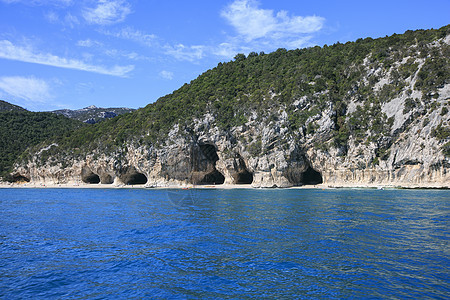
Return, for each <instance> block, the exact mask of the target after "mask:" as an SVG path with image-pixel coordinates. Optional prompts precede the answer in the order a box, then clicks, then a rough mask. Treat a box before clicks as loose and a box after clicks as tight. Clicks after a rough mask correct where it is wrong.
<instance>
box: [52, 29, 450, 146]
mask: <svg viewBox="0 0 450 300" xmlns="http://www.w3.org/2000/svg"><path fill="white" fill-rule="evenodd" d="M449 32H450V26H446V27H443V28H441V29H439V30H418V31H407V32H406V33H404V34H402V35H393V36H391V37H386V38H380V39H371V38H366V39H359V40H357V41H356V42H348V43H346V44H341V43H336V44H334V45H332V46H326V45H325V46H324V47H322V48H321V47H317V46H316V47H312V48H306V49H297V50H292V51H287V50H286V49H278V50H277V51H275V52H273V53H270V54H264V53H260V54H258V53H254V52H252V53H251V54H250V55H248V57H246V56H245V55H244V54H238V55H236V57H235V60H234V61H231V62H229V63H219V65H218V66H217V67H216V68H214V69H212V70H209V71H207V72H205V73H204V74H202V75H200V76H199V77H198V78H197V79H195V80H193V81H192V82H191V83H190V84H185V85H183V86H182V87H181V88H180V89H178V90H176V91H175V92H173V93H172V94H169V95H167V96H164V97H162V98H160V99H159V100H158V101H156V102H155V103H152V104H149V105H147V106H146V107H145V108H143V109H139V110H138V111H136V112H134V113H133V114H126V115H121V116H118V117H116V118H114V119H112V120H109V121H107V122H102V123H101V124H96V125H95V126H90V127H87V128H83V129H82V130H80V131H78V132H76V133H74V134H73V135H71V136H70V137H67V138H63V139H62V140H61V141H60V143H61V144H62V145H65V146H66V147H67V148H75V147H86V150H89V149H93V148H96V147H98V146H101V147H103V148H114V147H117V146H120V145H122V144H124V143H125V142H126V141H127V140H128V139H131V138H133V137H138V138H139V140H140V141H141V142H143V143H148V144H154V145H160V144H162V143H164V140H165V138H166V135H167V133H168V132H169V130H170V129H171V128H172V127H173V125H174V124H177V123H178V124H180V125H181V128H182V129H183V128H190V127H191V126H192V120H193V119H194V118H201V117H202V116H203V115H204V114H205V113H211V114H213V115H214V116H215V119H216V122H217V125H218V126H219V127H220V128H222V129H225V130H226V129H229V128H231V127H233V126H239V125H243V124H244V123H245V122H246V121H247V120H248V117H249V115H248V114H250V113H251V112H253V111H255V112H256V113H257V115H258V118H259V120H260V121H266V120H269V118H270V115H273V114H274V113H275V114H276V110H275V109H276V108H278V107H279V106H280V105H284V106H286V107H287V108H288V115H289V121H290V129H291V130H292V132H295V131H296V130H298V129H300V128H302V126H305V122H306V120H307V119H308V118H309V117H311V116H313V115H314V114H317V113H320V112H321V111H323V110H324V109H325V107H326V106H327V105H328V104H329V103H331V105H332V108H333V110H334V111H335V115H336V124H337V128H336V130H335V138H334V139H335V144H337V145H340V144H342V145H344V144H345V143H346V141H347V139H348V137H349V135H350V134H356V135H357V136H362V135H363V133H364V130H366V129H367V128H372V129H371V130H373V128H374V127H376V130H377V132H378V130H379V132H380V134H382V133H384V132H386V126H388V125H389V124H388V123H387V122H386V118H385V116H383V115H382V114H381V111H380V108H381V104H382V103H383V102H385V101H387V100H388V99H391V98H392V97H394V96H396V95H397V94H398V93H399V91H400V90H401V89H402V88H403V87H404V83H403V81H404V79H405V78H407V77H409V76H411V75H412V74H413V72H415V71H416V70H417V68H418V65H417V63H416V62H414V60H412V59H411V58H409V59H408V60H407V62H406V64H404V65H402V67H401V68H400V70H399V71H398V72H394V74H393V75H391V77H392V79H393V82H394V84H389V85H386V86H385V87H384V88H383V89H382V90H381V91H380V93H379V94H375V92H374V91H373V86H372V85H373V84H371V83H370V82H371V81H374V82H376V80H377V78H376V75H373V76H372V77H374V78H372V77H370V78H368V80H369V84H368V85H362V84H361V82H362V81H363V80H362V76H363V74H364V65H363V62H364V60H365V59H366V58H367V57H369V58H370V59H369V62H368V63H369V64H370V66H367V68H375V67H382V68H384V69H386V70H387V69H389V68H390V67H391V66H392V64H393V61H394V60H395V61H401V60H402V59H403V58H405V57H409V56H414V55H416V53H420V55H421V57H427V56H429V55H436V57H440V58H436V59H429V58H427V62H426V63H425V65H424V67H425V69H426V74H430V76H427V77H424V78H422V79H421V81H419V83H417V84H416V88H417V89H422V90H423V92H424V93H425V94H429V93H430V91H433V90H435V89H436V88H438V87H440V86H442V84H443V83H444V82H448V80H449V76H447V75H446V74H447V71H446V69H448V66H450V61H449V60H450V55H447V56H445V55H443V54H445V53H447V51H449V49H448V47H443V48H442V49H443V50H442V51H443V52H445V53H434V52H433V51H436V50H433V49H434V48H433V49H431V50H430V48H429V47H428V46H427V44H428V43H430V42H431V41H433V40H436V39H440V38H443V37H445V36H446V35H447V34H449ZM432 52H433V53H432ZM416 56H417V55H416ZM433 57H434V56H433ZM428 61H429V62H428ZM436 64H439V66H440V67H436V68H434V67H435V66H436ZM421 72H422V73H424V72H425V70H424V71H421ZM419 73H420V72H419ZM422 73H420V74H422ZM422 77H423V76H422ZM428 77H434V78H435V79H434V80H433V81H430V80H428V79H427V78H428ZM425 82H426V85H424V84H425ZM354 93H357V94H358V97H359V98H360V100H361V102H362V103H363V107H362V108H361V109H362V111H358V112H356V115H355V114H354V115H353V116H351V117H350V123H349V122H348V120H347V119H346V101H345V100H346V99H348V98H349V96H351V95H352V94H354ZM302 96H306V97H308V101H309V103H308V109H297V110H295V109H294V107H293V106H292V104H293V102H294V101H295V100H296V99H299V98H300V97H302ZM409 105H411V106H413V105H416V104H415V102H413V100H411V101H410V104H409ZM406 109H410V107H408V108H406ZM367 112H369V116H365V117H364V121H363V122H361V118H360V117H362V116H363V115H364V114H365V113H367ZM366 121H367V122H366ZM355 122H356V123H359V125H357V124H356V123H355ZM309 130H312V127H309Z"/></svg>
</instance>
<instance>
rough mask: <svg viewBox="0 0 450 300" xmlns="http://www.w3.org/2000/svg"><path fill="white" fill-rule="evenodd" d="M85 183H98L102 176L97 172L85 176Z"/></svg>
mask: <svg viewBox="0 0 450 300" xmlns="http://www.w3.org/2000/svg"><path fill="white" fill-rule="evenodd" d="M83 181H84V183H89V184H98V183H100V177H99V176H98V175H97V174H94V173H92V174H90V175H88V176H86V177H84V178H83Z"/></svg>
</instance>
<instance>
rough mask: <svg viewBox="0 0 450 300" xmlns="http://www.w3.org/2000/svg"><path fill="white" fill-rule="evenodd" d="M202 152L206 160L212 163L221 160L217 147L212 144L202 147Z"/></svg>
mask: <svg viewBox="0 0 450 300" xmlns="http://www.w3.org/2000/svg"><path fill="white" fill-rule="evenodd" d="M200 150H201V151H202V153H203V155H204V156H205V157H206V159H207V160H209V161H211V162H212V163H215V162H216V161H218V160H219V156H218V155H217V151H216V147H214V145H211V144H204V145H200Z"/></svg>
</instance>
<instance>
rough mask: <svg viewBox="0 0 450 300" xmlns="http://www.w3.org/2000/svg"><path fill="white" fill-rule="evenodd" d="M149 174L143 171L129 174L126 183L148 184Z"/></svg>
mask: <svg viewBox="0 0 450 300" xmlns="http://www.w3.org/2000/svg"><path fill="white" fill-rule="evenodd" d="M146 183H147V176H145V175H144V174H142V173H133V174H130V175H128V176H127V178H126V180H125V184H127V185H134V184H146Z"/></svg>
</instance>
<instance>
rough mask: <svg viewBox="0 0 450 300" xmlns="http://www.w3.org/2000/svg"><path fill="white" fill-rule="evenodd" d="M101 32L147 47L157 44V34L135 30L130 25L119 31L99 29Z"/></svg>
mask: <svg viewBox="0 0 450 300" xmlns="http://www.w3.org/2000/svg"><path fill="white" fill-rule="evenodd" d="M100 32H101V33H102V34H105V35H108V36H112V37H115V38H120V39H124V40H128V41H132V42H135V43H138V44H141V45H144V46H147V47H151V46H154V45H155V44H156V45H157V43H156V41H157V36H156V35H154V34H149V33H145V32H143V31H140V30H136V29H134V28H132V27H130V26H127V27H125V28H122V29H121V30H119V31H107V30H101V31H100Z"/></svg>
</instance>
